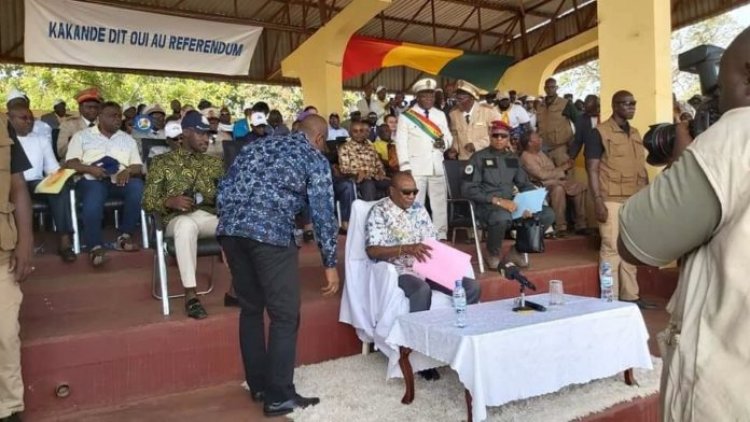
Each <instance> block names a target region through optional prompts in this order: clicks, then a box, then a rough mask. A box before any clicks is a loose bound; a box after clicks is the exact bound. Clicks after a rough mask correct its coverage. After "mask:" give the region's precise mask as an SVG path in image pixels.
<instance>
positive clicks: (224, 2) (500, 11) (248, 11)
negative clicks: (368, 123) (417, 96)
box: [0, 0, 750, 89]
mask: <svg viewBox="0 0 750 422" xmlns="http://www.w3.org/2000/svg"><path fill="white" fill-rule="evenodd" d="M79 1H86V2H96V3H100V4H109V5H113V6H119V7H127V8H141V9H147V10H151V11H153V12H155V13H164V14H178V15H182V16H191V17H195V18H198V19H207V20H219V21H228V22H234V23H246V24H249V25H262V26H264V27H265V30H264V33H263V35H262V36H261V40H260V42H259V43H258V48H257V49H256V52H255V54H254V56H253V60H252V63H251V66H250V69H249V72H248V75H247V77H246V78H242V79H244V80H247V81H256V82H266V83H296V81H294V80H290V79H285V78H282V77H281V73H280V71H279V69H280V65H281V60H283V58H284V57H286V56H287V55H288V54H289V53H291V52H292V51H294V49H295V48H297V46H298V45H299V43H301V42H303V41H304V40H305V39H306V38H307V36H308V35H309V34H312V33H313V32H314V31H315V29H317V28H318V27H320V26H321V16H320V15H321V8H320V4H319V2H318V1H317V0H234V1H229V0H171V1H170V2H166V1H165V0H79ZM351 1H352V0H324V2H323V5H324V10H323V14H324V15H325V17H324V20H327V19H329V18H330V17H332V16H335V14H336V13H338V12H339V11H340V10H342V9H343V8H344V7H346V6H347V5H348V4H349V3H351ZM671 1H672V7H673V9H672V11H673V26H674V27H675V28H679V27H682V26H685V25H688V24H690V23H693V22H696V21H698V20H701V19H705V18H707V17H709V16H713V15H716V14H719V13H722V12H724V11H727V10H729V9H732V8H735V7H738V6H741V5H744V4H748V3H750V0H671ZM167 3H171V4H169V5H168V4H167ZM574 5H578V8H577V9H578V14H577V16H576V13H573V9H574ZM433 8H434V17H433ZM556 12H557V14H558V16H559V18H558V19H554V20H551V19H550V18H551V17H552V16H553V15H554V14H555V13H556ZM521 16H523V23H524V24H525V27H526V31H527V33H526V37H525V41H524V39H523V38H524V37H521V31H522V25H521V24H520V19H519V18H520V17H521ZM433 21H434V22H435V28H434V30H433ZM23 22H24V19H23V0H1V1H0V61H4V62H13V63H20V62H22V61H23ZM480 22H481V25H480ZM595 25H596V2H592V1H591V0H576V1H574V0H393V2H392V3H391V5H390V6H389V7H388V8H386V9H385V10H384V11H383V13H382V14H381V15H380V16H378V17H376V18H375V19H372V20H370V21H369V22H366V23H365V24H364V25H363V27H362V28H361V29H360V31H358V34H361V35H367V36H372V37H378V38H388V39H396V40H399V41H408V42H413V43H421V44H430V45H433V44H434V45H438V46H446V47H452V48H460V49H464V50H469V51H474V52H494V53H503V54H510V55H513V56H514V57H517V58H522V57H523V56H524V55H525V50H528V54H534V53H535V52H538V51H541V50H543V49H545V48H548V47H550V46H551V45H554V44H555V43H558V42H561V41H564V40H566V39H568V38H570V37H572V36H575V35H576V34H578V33H580V32H582V31H585V30H587V29H589V28H592V27H594V26H595ZM524 44H525V45H526V47H524ZM596 54H597V53H596V50H592V51H590V52H585V53H583V54H581V55H579V56H576V57H574V58H572V59H570V60H568V61H567V62H566V63H564V64H563V65H562V66H561V67H569V66H571V65H573V64H578V63H583V62H585V61H588V60H591V59H592V58H595V57H596ZM420 75H421V74H420V72H418V71H414V70H411V69H402V68H394V69H383V70H382V71H379V72H372V73H370V74H367V75H363V76H362V77H359V78H354V79H353V80H350V81H346V82H345V86H346V87H347V88H359V87H361V86H362V85H363V84H365V83H368V82H370V81H372V83H375V84H382V85H385V86H388V87H392V88H393V89H406V88H408V87H409V86H410V85H411V83H413V81H415V80H416V79H417V78H419V77H420ZM209 77H210V76H209ZM373 78H374V79H373ZM235 79H236V78H235Z"/></svg>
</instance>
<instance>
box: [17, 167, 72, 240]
mask: <svg viewBox="0 0 750 422" xmlns="http://www.w3.org/2000/svg"><path fill="white" fill-rule="evenodd" d="M39 182H41V180H32V181H29V182H26V186H28V188H29V194H30V195H31V199H32V200H33V201H34V202H37V201H38V202H46V203H47V204H48V205H49V211H50V214H52V220H53V221H54V222H55V232H57V233H59V234H71V233H73V218H72V217H71V213H70V184H69V183H66V184H65V185H64V186H63V188H62V190H61V191H60V193H57V194H44V193H34V189H36V185H38V184H39Z"/></svg>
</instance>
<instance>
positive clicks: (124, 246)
mask: <svg viewBox="0 0 750 422" xmlns="http://www.w3.org/2000/svg"><path fill="white" fill-rule="evenodd" d="M115 249H117V250H118V251H122V252H136V251H138V250H139V249H138V245H137V244H136V243H135V242H133V239H132V238H131V237H130V235H129V234H127V233H123V234H121V235H119V236H118V237H117V241H115Z"/></svg>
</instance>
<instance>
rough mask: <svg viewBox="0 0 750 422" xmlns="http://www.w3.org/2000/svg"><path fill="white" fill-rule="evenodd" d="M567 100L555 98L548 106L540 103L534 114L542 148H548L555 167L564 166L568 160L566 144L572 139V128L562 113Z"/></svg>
mask: <svg viewBox="0 0 750 422" xmlns="http://www.w3.org/2000/svg"><path fill="white" fill-rule="evenodd" d="M567 104H568V100H566V99H565V98H561V97H557V98H555V101H553V102H552V104H550V105H549V106H548V105H547V104H546V103H545V102H542V104H541V105H540V106H539V109H538V110H537V113H536V119H537V125H539V136H541V137H542V142H544V146H545V147H547V148H548V152H547V153H548V154H549V157H550V158H551V159H552V161H553V162H554V163H555V165H556V166H560V165H562V164H564V163H565V162H566V161H568V160H569V159H570V157H569V156H568V144H569V143H570V141H571V140H572V139H573V128H572V127H571V126H570V120H568V118H567V117H565V116H564V115H563V114H562V113H563V110H565V106H566V105H567Z"/></svg>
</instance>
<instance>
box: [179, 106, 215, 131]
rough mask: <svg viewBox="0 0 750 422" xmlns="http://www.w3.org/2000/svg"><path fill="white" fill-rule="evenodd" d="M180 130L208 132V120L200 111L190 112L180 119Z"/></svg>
mask: <svg viewBox="0 0 750 422" xmlns="http://www.w3.org/2000/svg"><path fill="white" fill-rule="evenodd" d="M181 125H182V130H185V129H194V130H197V131H200V132H208V129H209V126H208V119H206V118H205V117H204V116H203V115H202V114H201V112H200V111H197V110H190V111H188V112H187V113H185V116H184V117H183V118H182V123H181Z"/></svg>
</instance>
